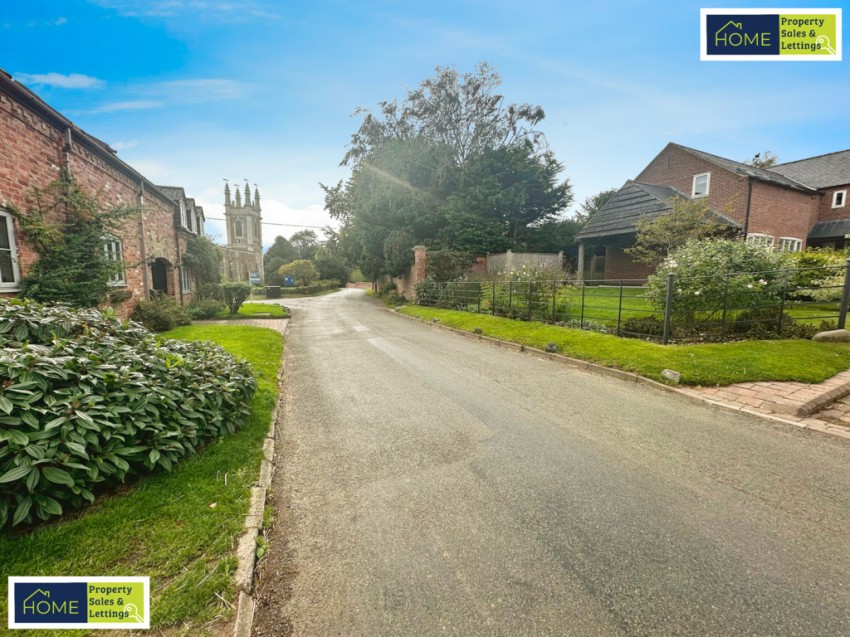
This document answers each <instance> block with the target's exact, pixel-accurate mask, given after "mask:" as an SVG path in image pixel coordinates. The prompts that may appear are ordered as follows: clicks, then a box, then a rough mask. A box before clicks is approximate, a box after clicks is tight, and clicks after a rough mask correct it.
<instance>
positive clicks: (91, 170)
mask: <svg viewBox="0 0 850 637" xmlns="http://www.w3.org/2000/svg"><path fill="white" fill-rule="evenodd" d="M63 172H64V173H67V174H69V175H71V176H72V177H73V178H74V179H76V181H77V182H78V183H79V184H80V186H81V187H82V188H83V189H84V190H85V191H86V192H87V193H89V194H91V195H94V196H96V197H97V200H98V202H99V203H100V204H101V205H102V206H103V208H104V209H108V208H112V207H133V208H138V209H139V213H138V214H135V215H133V216H132V217H130V218H129V219H127V220H126V221H125V222H123V223H122V224H121V226H120V228H118V229H117V231H116V232H115V236H110V237H104V245H103V249H104V254H106V255H107V257H108V258H110V259H114V260H116V261H120V262H121V263H122V266H123V267H122V271H121V273H120V274H118V275H116V276H115V277H114V278H113V280H112V281H111V292H110V294H109V295H108V298H107V299H106V302H107V303H108V304H110V305H112V306H114V307H115V309H116V311H117V312H118V314H120V315H121V316H128V315H129V314H130V312H132V309H133V307H134V306H135V304H136V302H138V301H139V300H141V299H147V298H149V297H150V296H152V295H154V294H166V295H169V296H171V297H173V298H174V299H176V300H177V301H178V302H179V303H181V304H184V305H185V304H187V303H189V302H190V301H191V300H192V298H193V296H194V295H195V294H196V292H197V289H196V288H197V286H196V282H195V278H194V276H193V274H192V271H191V268H189V267H188V266H185V265H184V264H183V263H182V255H183V254H185V252H186V246H187V244H188V241H189V240H190V239H192V237H196V236H202V235H203V234H204V220H205V217H204V210H203V208H202V207H201V206H199V205H197V204H196V202H195V200H194V199H193V198H191V197H189V196H187V194H186V192H185V190H184V189H183V188H181V187H179V186H157V185H155V184H153V183H152V182H151V181H150V180H148V179H147V178H146V177H145V176H144V175H142V174H141V173H139V172H138V171H136V170H135V169H134V168H132V167H131V166H129V165H128V164H126V163H125V162H123V161H122V160H121V159H119V158H118V156H117V154H116V151H115V150H113V149H112V148H110V147H109V146H108V145H107V144H106V143H104V142H102V141H100V140H99V139H97V138H95V137H93V136H92V135H89V134H88V133H86V132H85V131H83V130H81V129H80V128H78V127H77V126H76V125H74V123H73V122H71V121H70V120H69V119H67V118H66V117H65V116H63V115H62V114H61V113H59V112H58V111H56V110H55V109H53V108H52V107H51V106H49V105H48V104H47V103H45V102H44V101H43V100H42V99H40V98H39V97H38V96H37V95H36V94H35V93H33V92H32V91H31V90H29V89H28V88H27V87H26V86H24V85H22V84H20V83H19V82H16V81H15V80H14V79H13V78H12V76H11V75H9V74H8V73H6V72H4V71H2V70H0V295H3V296H10V295H14V294H16V293H17V292H18V291H19V290H20V284H21V279H22V277H25V276H26V275H27V273H28V272H29V270H30V268H31V267H32V265H33V264H34V263H35V262H36V261H37V260H38V254H37V253H36V252H35V251H34V250H33V248H32V246H30V245H28V244H27V242H26V240H25V239H24V237H23V236H22V235H21V232H20V230H19V228H18V224H17V221H16V220H15V219H14V217H13V215H12V214H11V212H10V211H11V210H12V209H18V210H21V211H25V210H27V209H28V208H29V207H30V206H31V205H32V197H33V194H34V192H35V191H36V190H42V191H43V190H45V189H46V188H47V187H48V186H49V185H50V184H51V183H53V182H55V181H56V180H57V179H58V178H59V177H60V175H62V174H63ZM240 194H241V193H240ZM225 220H226V224H227V240H228V245H227V247H224V246H220V250H221V255H222V273H223V275H224V276H225V278H230V279H234V280H242V281H254V282H259V281H261V280H262V274H263V272H262V233H261V225H262V217H261V213H260V194H259V191H258V190H257V189H256V188H255V190H254V193H253V195H251V194H250V191H249V190H248V186H247V184H246V186H245V204H244V205H243V204H242V203H241V201H240V195H237V198H236V204H235V205H232V204H231V200H230V191H229V187H227V188H226V190H225ZM48 221H50V219H48ZM54 221H57V220H54ZM243 228H244V229H247V230H244V231H243ZM248 233H250V234H248ZM245 237H247V239H246V238H245Z"/></svg>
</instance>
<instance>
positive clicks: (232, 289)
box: [221, 281, 251, 314]
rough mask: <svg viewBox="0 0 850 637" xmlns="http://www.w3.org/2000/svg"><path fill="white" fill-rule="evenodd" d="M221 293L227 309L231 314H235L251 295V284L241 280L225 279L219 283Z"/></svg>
mask: <svg viewBox="0 0 850 637" xmlns="http://www.w3.org/2000/svg"><path fill="white" fill-rule="evenodd" d="M221 294H222V296H223V297H224V304H225V305H227V309H228V310H230V313H231V314H236V313H237V312H238V311H239V308H240V307H242V304H243V303H244V302H245V300H246V299H247V298H248V297H249V296H250V295H251V284H250V283H244V282H243V281H225V282H224V283H222V284H221Z"/></svg>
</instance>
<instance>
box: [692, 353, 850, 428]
mask: <svg viewBox="0 0 850 637" xmlns="http://www.w3.org/2000/svg"><path fill="white" fill-rule="evenodd" d="M679 391H681V392H682V393H684V394H687V395H689V396H691V397H693V398H698V399H700V400H703V401H705V402H708V403H711V404H715V405H719V406H722V407H727V408H731V409H736V410H740V411H744V412H747V413H751V414H758V415H764V416H769V417H772V418H773V419H775V420H781V421H783V422H787V423H788V424H791V425H795V426H797V427H801V428H804V429H811V430H813V431H821V432H823V433H828V434H831V435H834V436H838V437H840V438H848V439H850V370H848V371H844V372H841V373H839V374H837V375H836V376H833V377H832V378H830V379H827V380H825V381H824V382H822V383H818V384H807V383H780V382H764V383H738V384H736V385H728V386H725V387H682V388H680V389H679Z"/></svg>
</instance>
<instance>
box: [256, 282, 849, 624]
mask: <svg viewBox="0 0 850 637" xmlns="http://www.w3.org/2000/svg"><path fill="white" fill-rule="evenodd" d="M286 304H287V305H288V306H289V307H291V308H292V310H293V319H292V323H291V324H290V326H289V330H288V332H287V345H286V372H285V374H286V390H285V405H284V410H283V417H284V421H283V427H282V431H281V437H282V440H281V441H280V444H279V445H278V448H279V449H280V452H279V454H278V457H277V473H276V475H275V480H274V484H273V488H272V490H271V494H270V504H271V505H272V506H273V507H274V508H275V522H274V525H273V526H272V528H271V529H270V530H269V532H268V538H269V542H270V548H269V551H268V553H267V554H266V556H265V557H264V558H263V560H262V561H261V562H260V567H259V579H258V581H257V585H256V593H257V596H258V600H259V604H258V608H257V612H256V615H255V619H254V634H255V635H256V636H257V637H265V636H271V635H289V634H294V635H592V636H604V635H711V636H721V635H723V636H725V635H781V636H783V637H790V636H793V635H805V636H811V635H819V636H826V635H848V634H850V470H848V467H850V444H848V441H847V440H844V439H839V438H834V437H830V436H825V435H822V434H819V433H815V432H808V431H804V430H800V429H797V428H794V427H791V426H787V425H783V424H781V423H775V422H769V421H765V420H761V419H759V418H757V417H754V416H749V415H746V414H731V413H729V412H726V411H722V410H719V409H716V408H713V407H710V406H704V405H700V404H695V403H692V402H690V401H688V400H687V399H685V398H683V397H680V396H676V395H671V394H668V393H666V392H659V391H657V390H654V389H652V388H648V387H645V386H640V385H637V384H636V383H627V382H624V381H620V380H617V379H614V378H609V377H603V376H598V375H594V374H591V373H588V372H584V371H580V370H576V369H573V368H570V367H566V366H561V365H559V364H557V363H554V362H551V361H548V360H544V359H539V358H536V357H534V356H529V355H523V354H519V353H516V352H512V351H506V350H503V349H500V348H496V347H492V346H488V345H485V344H481V343H478V342H475V341H473V340H470V339H464V338H461V337H458V336H455V335H453V334H449V333H446V332H444V331H441V330H434V329H431V328H429V327H428V326H425V325H420V324H417V323H414V322H411V321H409V320H405V319H403V318H400V317H397V316H394V315H392V314H390V313H388V312H386V311H384V310H383V309H382V308H380V307H378V306H377V305H376V304H375V303H374V302H372V301H371V300H370V299H368V298H366V297H365V295H364V294H363V292H362V291H360V290H345V291H342V292H340V293H337V294H333V295H329V296H321V297H314V298H305V299H293V300H288V301H287V302H286Z"/></svg>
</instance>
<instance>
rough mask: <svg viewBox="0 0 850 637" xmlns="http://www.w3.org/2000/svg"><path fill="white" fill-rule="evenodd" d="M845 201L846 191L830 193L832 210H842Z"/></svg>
mask: <svg viewBox="0 0 850 637" xmlns="http://www.w3.org/2000/svg"><path fill="white" fill-rule="evenodd" d="M846 201H847V191H846V190H836V191H835V192H834V193H832V207H833V208H843V207H844V203H845V202H846Z"/></svg>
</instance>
